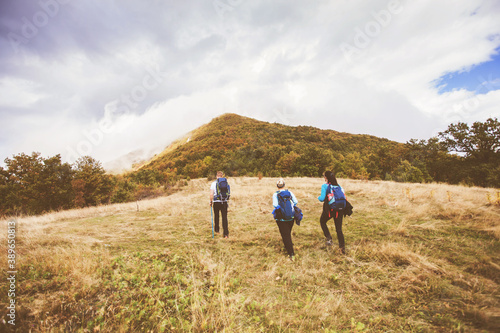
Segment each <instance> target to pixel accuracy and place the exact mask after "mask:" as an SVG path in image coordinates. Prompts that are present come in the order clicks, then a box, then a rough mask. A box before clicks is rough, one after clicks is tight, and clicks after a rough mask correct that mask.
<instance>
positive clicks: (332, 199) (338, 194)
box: [326, 184, 346, 212]
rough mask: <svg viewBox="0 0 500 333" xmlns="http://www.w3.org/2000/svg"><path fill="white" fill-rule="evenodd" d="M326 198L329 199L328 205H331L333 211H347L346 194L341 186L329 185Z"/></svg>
mask: <svg viewBox="0 0 500 333" xmlns="http://www.w3.org/2000/svg"><path fill="white" fill-rule="evenodd" d="M326 197H327V199H328V204H329V205H330V209H331V210H334V211H336V212H341V211H343V210H344V209H345V207H346V199H345V194H344V192H343V191H342V188H341V187H340V186H335V185H331V184H329V185H328V191H327V195H326Z"/></svg>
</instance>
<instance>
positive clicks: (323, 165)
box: [139, 113, 401, 178]
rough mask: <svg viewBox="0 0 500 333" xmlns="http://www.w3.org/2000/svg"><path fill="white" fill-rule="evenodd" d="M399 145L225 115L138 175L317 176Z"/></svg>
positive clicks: (174, 147) (157, 158) (182, 142)
mask: <svg viewBox="0 0 500 333" xmlns="http://www.w3.org/2000/svg"><path fill="white" fill-rule="evenodd" d="M188 137H189V140H186V139H187V138H188ZM400 145H401V144H399V143H397V142H394V141H389V140H387V139H381V138H377V137H374V136H369V135H355V134H349V133H340V132H337V131H333V130H321V129H318V128H315V127H308V126H295V127H294V126H286V125H282V124H277V123H268V122H264V121H259V120H256V119H253V118H249V117H245V116H241V115H238V114H235V113H225V114H222V115H220V116H218V117H216V118H214V119H212V120H211V121H210V122H209V123H207V124H205V125H203V126H201V127H199V128H197V129H195V130H194V131H192V132H190V133H189V134H188V135H187V137H184V138H183V139H181V140H177V141H176V142H174V143H173V144H171V145H170V146H169V147H167V149H165V150H164V151H163V152H162V153H160V154H158V155H157V156H156V157H155V158H154V159H152V160H151V161H149V162H148V163H147V164H145V165H143V166H142V167H141V168H140V169H139V172H140V170H151V171H153V172H154V173H159V174H162V175H164V176H165V175H169V176H166V177H167V178H168V177H170V176H182V177H190V178H200V177H207V176H208V175H210V174H212V173H213V172H215V171H216V170H222V171H224V172H225V173H226V174H228V175H230V176H236V175H256V174H262V175H265V176H278V175H281V176H292V175H298V176H318V175H321V173H323V172H324V171H325V170H329V169H332V167H333V166H334V165H335V163H336V161H340V160H343V159H344V156H345V155H347V154H353V153H357V154H358V155H357V156H358V157H357V158H360V156H370V155H372V154H373V152H374V151H375V150H376V149H378V148H380V147H381V146H389V148H390V149H394V150H395V148H396V147H398V146H400ZM365 158H367V157H365ZM367 163H368V161H367ZM164 178H165V177H164Z"/></svg>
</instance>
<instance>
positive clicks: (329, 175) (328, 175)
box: [325, 171, 339, 186]
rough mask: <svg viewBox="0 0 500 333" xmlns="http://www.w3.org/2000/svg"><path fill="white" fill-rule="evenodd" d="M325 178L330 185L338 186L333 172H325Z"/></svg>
mask: <svg viewBox="0 0 500 333" xmlns="http://www.w3.org/2000/svg"><path fill="white" fill-rule="evenodd" d="M325 177H326V179H327V180H328V182H329V183H330V184H332V185H335V186H339V183H337V178H335V174H334V173H333V172H331V171H325Z"/></svg>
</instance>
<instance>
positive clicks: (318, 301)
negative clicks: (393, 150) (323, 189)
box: [0, 177, 500, 332]
mask: <svg viewBox="0 0 500 333" xmlns="http://www.w3.org/2000/svg"><path fill="white" fill-rule="evenodd" d="M229 181H230V182H231V186H232V199H231V204H230V211H229V228H230V229H229V230H230V238H229V239H222V238H221V237H215V239H212V232H211V222H210V212H209V206H208V197H207V196H208V188H209V182H208V181H207V180H205V179H197V180H192V181H190V182H189V185H188V186H187V187H185V188H184V189H183V190H182V191H181V192H178V193H175V194H173V195H171V196H168V197H162V198H157V199H154V200H147V201H141V202H139V203H138V206H137V205H136V203H128V204H119V205H111V206H101V207H93V208H88V209H83V210H73V211H63V212H60V213H54V214H51V215H47V216H41V217H32V218H25V219H19V220H18V221H17V236H16V251H18V253H19V257H18V261H17V264H16V265H17V266H16V269H17V271H18V273H17V274H18V275H17V277H18V279H17V282H16V288H17V289H16V295H17V299H16V300H17V304H18V306H17V308H16V310H17V312H16V317H17V319H18V320H17V321H16V323H17V326H16V328H17V329H18V331H20V332H21V331H22V332H27V331H29V330H32V331H34V332H63V331H64V332H65V331H70V332H76V331H82V332H150V331H152V332H216V331H217V332H222V331H225V332H485V331H489V332H496V331H498V330H497V329H498V327H500V302H499V298H498V296H499V286H500V267H499V266H500V243H499V238H500V224H499V221H500V210H499V206H498V205H496V204H492V203H491V200H492V198H494V196H495V194H496V191H495V190H492V189H481V188H465V187H458V186H449V185H436V184H425V185H420V184H401V183H393V182H370V181H368V182H366V181H356V180H340V183H341V184H342V186H343V187H344V188H345V190H346V192H347V195H348V198H349V201H350V202H352V204H353V205H354V214H353V215H352V217H350V218H348V219H346V220H345V222H344V228H343V229H344V234H345V236H346V249H347V254H346V255H345V256H342V255H339V254H338V252H336V251H335V247H334V248H326V247H325V242H324V237H323V235H322V232H321V228H320V226H319V222H318V220H319V215H320V213H321V203H319V202H318V200H317V199H316V197H317V196H318V194H319V193H318V192H319V188H320V186H321V182H322V181H321V179H320V178H310V179H305V178H287V179H286V182H287V186H288V187H289V188H290V189H292V190H293V191H294V193H295V195H296V196H297V199H298V200H299V204H300V207H301V208H302V209H303V212H304V220H303V222H302V223H301V226H300V227H298V226H295V227H294V228H293V242H294V247H295V252H296V261H295V262H290V261H289V260H288V258H287V256H286V254H285V252H284V250H283V243H282V241H281V238H280V235H279V231H278V228H277V226H276V223H275V222H274V221H273V220H272V216H271V214H270V211H271V207H270V206H271V203H270V201H271V194H272V193H273V191H274V189H275V188H276V187H275V179H273V178H263V179H262V180H259V179H258V178H248V177H241V178H230V179H229ZM193 202H200V203H206V204H207V205H206V206H204V205H200V206H204V207H205V208H206V210H205V209H191V207H192V206H193V205H192V203H193ZM1 224H2V226H3V230H5V232H4V233H2V234H0V252H2V253H4V255H2V256H0V267H2V269H3V273H4V276H5V275H6V267H8V266H7V255H6V253H7V232H6V230H7V227H6V223H5V221H4V222H2V223H1ZM328 225H329V227H330V229H331V230H332V228H333V225H332V223H331V222H329V224H328ZM332 231H333V230H332ZM8 289H9V284H8V281H7V280H6V279H4V280H3V281H1V282H0V293H2V294H3V295H5V296H4V297H2V298H0V308H1V309H2V310H1V311H0V315H1V316H2V318H7V317H6V312H7V302H8V298H7V294H8ZM7 325H8V324H6V322H5V321H3V322H0V331H6V329H5V328H6V326H7Z"/></svg>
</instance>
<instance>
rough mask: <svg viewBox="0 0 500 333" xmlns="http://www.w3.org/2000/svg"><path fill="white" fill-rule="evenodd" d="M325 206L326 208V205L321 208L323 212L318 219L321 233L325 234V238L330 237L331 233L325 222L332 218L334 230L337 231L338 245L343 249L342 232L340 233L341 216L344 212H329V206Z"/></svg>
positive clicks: (328, 238) (329, 238)
mask: <svg viewBox="0 0 500 333" xmlns="http://www.w3.org/2000/svg"><path fill="white" fill-rule="evenodd" d="M327 207H328V208H326V207H324V208H323V213H322V214H321V217H320V219H319V223H320V224H321V229H323V234H325V237H326V239H327V240H331V239H332V235H331V234H330V230H328V226H327V225H326V222H328V220H330V219H331V218H333V221H334V222H335V231H336V232H337V239H338V241H339V247H340V248H341V249H345V242H344V234H343V233H342V218H343V217H344V214H342V213H338V215H337V212H331V214H330V207H329V206H327ZM329 215H331V216H329Z"/></svg>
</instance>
